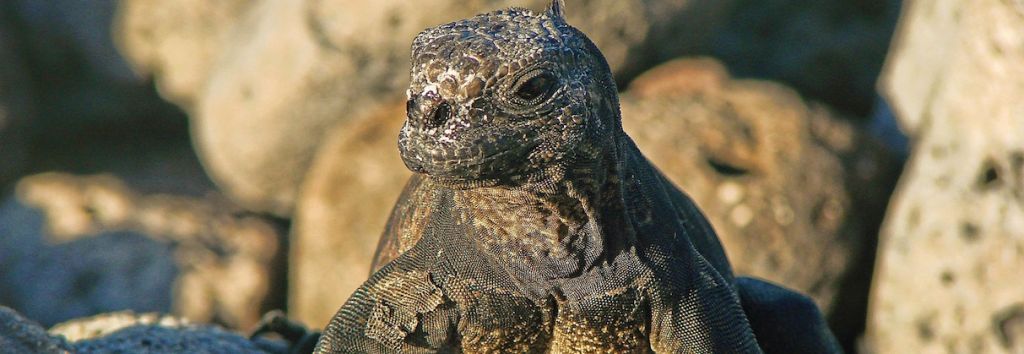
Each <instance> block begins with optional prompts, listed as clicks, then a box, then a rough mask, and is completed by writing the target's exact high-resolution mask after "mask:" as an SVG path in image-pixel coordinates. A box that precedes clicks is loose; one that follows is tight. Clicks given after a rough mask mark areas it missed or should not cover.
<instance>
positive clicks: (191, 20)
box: [113, 0, 257, 109]
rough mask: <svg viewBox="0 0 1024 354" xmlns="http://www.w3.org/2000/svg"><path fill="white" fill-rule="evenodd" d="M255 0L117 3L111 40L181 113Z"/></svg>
mask: <svg viewBox="0 0 1024 354" xmlns="http://www.w3.org/2000/svg"><path fill="white" fill-rule="evenodd" d="M256 2H257V1H256V0H220V1H202V0H200V1H160V0H121V1H120V4H119V6H118V9H117V14H116V17H115V23H114V31H113V34H114V39H115V40H116V42H117V44H118V47H119V49H120V51H121V53H122V54H123V55H124V56H125V57H127V58H128V60H129V62H131V64H132V65H133V67H134V69H135V70H136V71H137V72H139V73H140V74H142V75H143V76H152V77H154V78H155V79H156V81H157V84H158V86H159V88H160V92H161V94H163V96H164V97H166V98H168V99H170V100H172V101H174V102H177V103H178V104H180V105H181V106H183V107H184V108H186V109H189V108H190V107H191V103H192V102H193V100H194V99H195V96H196V95H197V94H198V93H199V91H200V90H201V89H202V87H203V85H204V84H205V83H206V80H207V78H208V77H209V76H210V70H211V68H212V67H213V66H214V63H215V62H216V61H217V60H218V58H220V56H221V54H223V52H224V48H225V47H227V46H228V41H229V40H230V39H231V38H232V33H233V30H234V29H235V28H236V27H237V26H236V25H237V24H238V23H239V22H241V21H242V18H244V17H245V14H246V13H247V10H248V9H249V8H250V7H252V5H253V4H255V3H256Z"/></svg>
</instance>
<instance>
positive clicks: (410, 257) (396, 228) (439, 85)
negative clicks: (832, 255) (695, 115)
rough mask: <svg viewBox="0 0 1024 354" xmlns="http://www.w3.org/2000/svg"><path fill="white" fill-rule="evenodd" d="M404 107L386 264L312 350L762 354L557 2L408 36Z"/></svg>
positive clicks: (605, 76)
mask: <svg viewBox="0 0 1024 354" xmlns="http://www.w3.org/2000/svg"><path fill="white" fill-rule="evenodd" d="M408 97H409V101H408V106H407V108H408V120H407V122H406V124H405V126H404V127H403V129H402V131H401V133H400V137H399V149H400V151H401V154H402V158H403V160H404V161H405V164H406V165H407V166H408V167H409V168H410V169H411V170H412V171H414V172H417V174H416V175H415V176H414V177H413V178H412V180H411V181H410V182H409V184H408V185H407V186H406V189H405V191H404V192H403V194H402V196H401V198H400V200H399V203H398V204H397V205H396V206H395V209H394V211H393V212H392V216H391V219H390V221H389V224H388V228H387V230H386V231H385V233H384V236H383V237H382V240H381V244H380V247H379V250H378V256H377V260H378V265H380V264H385V263H386V265H383V267H382V268H380V269H379V270H377V271H376V272H375V273H374V274H373V275H372V276H371V278H370V279H369V280H368V281H367V282H366V283H365V284H364V285H363V286H362V287H361V288H359V289H358V290H357V291H356V293H355V294H353V295H352V297H351V298H350V299H349V300H348V302H346V304H345V305H344V306H343V307H342V308H341V309H340V310H339V311H338V313H337V314H336V315H335V317H334V318H333V319H332V320H331V322H330V324H329V325H328V326H327V328H326V329H325V330H324V334H323V336H322V337H321V340H320V342H319V344H318V346H317V352H320V353H349V352H358V353H361V352H370V353H380V352H414V353H415V352H464V353H498V352H501V353H506V352H512V353H515V352H520V353H649V352H658V353H682V352H694V353H712V352H714V353H758V352H760V348H759V347H758V344H757V342H756V341H755V339H754V334H753V332H752V330H751V327H750V324H749V323H748V320H747V318H746V316H745V314H744V312H743V308H742V307H741V305H740V300H739V297H738V295H737V294H738V293H737V288H736V283H735V280H734V278H733V275H732V271H731V270H730V267H729V264H728V261H727V260H726V257H725V254H724V252H723V250H722V248H721V245H720V244H719V243H718V239H717V237H716V236H715V233H714V231H713V230H712V229H711V228H710V226H709V225H708V223H707V221H706V219H705V218H704V216H703V215H701V213H700V211H699V210H698V209H697V208H696V207H695V206H694V204H693V203H692V202H691V201H690V200H689V198H687V197H686V196H685V195H684V194H683V193H681V192H680V191H679V190H678V189H677V188H675V187H674V186H673V185H672V184H671V183H670V182H668V181H667V180H666V179H665V178H664V177H663V176H662V175H661V174H660V173H659V172H658V171H657V170H656V169H654V168H653V167H652V166H651V165H650V164H649V163H648V162H647V160H646V159H645V158H644V157H643V155H642V154H641V153H640V151H639V150H638V149H637V148H636V146H635V145H634V144H633V142H632V140H630V138H629V137H628V136H626V134H625V133H624V132H623V131H622V127H621V123H620V116H619V105H618V96H617V90H616V87H615V83H614V82H613V81H612V77H611V73H610V70H609V68H608V64H607V63H606V62H605V60H604V58H603V57H602V55H601V53H600V52H599V51H598V50H597V48H596V47H595V46H594V44H593V43H591V42H590V40H589V39H587V38H586V36H584V35H583V34H582V33H581V32H579V31H578V30H576V29H575V28H573V27H571V26H569V25H568V24H567V23H566V22H565V20H564V18H563V17H562V14H561V7H560V4H559V2H557V1H556V2H554V3H553V4H552V6H551V8H549V9H548V11H547V12H546V13H543V14H535V13H532V12H530V11H528V10H523V9H509V10H503V11H497V12H493V13H489V14H484V15H479V16H477V17H474V18H470V19H466V20H463V21H458V22H454V23H450V24H445V25H441V26H438V27H434V28H430V29H427V30H425V31H424V32H422V33H420V34H419V35H418V36H417V37H416V39H415V41H414V42H413V46H412V81H411V85H410V88H409V91H408Z"/></svg>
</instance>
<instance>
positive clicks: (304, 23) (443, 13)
mask: <svg viewBox="0 0 1024 354" xmlns="http://www.w3.org/2000/svg"><path fill="white" fill-rule="evenodd" d="M140 1H141V0H140ZM732 2H733V1H731V0H730V1H711V0H671V1H660V2H647V1H640V0H629V1H611V0H602V1H597V2H579V3H570V4H569V6H568V16H569V21H570V23H573V24H574V25H577V26H578V27H580V28H581V29H582V30H583V31H584V32H586V33H587V34H588V35H589V36H590V37H591V38H592V39H594V41H595V42H596V43H597V45H598V46H599V47H601V49H602V50H603V51H604V53H605V55H606V56H607V57H608V58H609V61H610V63H611V65H612V67H613V68H615V69H616V70H617V73H618V74H619V75H620V77H622V78H628V77H629V76H632V73H636V72H638V71H639V70H642V69H644V68H647V67H649V66H651V65H653V64H654V63H656V62H658V61H660V60H664V59H666V58H670V57H674V56H676V55H678V54H680V53H684V52H692V51H695V50H697V49H698V48H702V47H705V46H706V41H707V38H708V37H709V34H710V31H709V29H712V28H714V27H715V25H717V24H718V23H719V22H720V21H718V19H720V18H721V17H722V16H724V14H725V12H726V11H725V10H727V9H728V7H729V5H730V4H731V3H732ZM549 3H550V1H549V0H531V1H527V2H525V3H523V2H516V1H505V0H503V1H497V2H486V3H485V2H479V1H473V2H469V3H466V2H453V1H432V2H430V3H420V2H406V1H396V0H390V1H383V2H382V1H347V2H338V1H320V0H307V1H292V0H263V1H259V2H256V3H252V4H249V3H243V2H238V1H232V2H229V3H228V4H217V5H203V6H199V7H190V6H191V5H189V4H191V3H187V4H172V5H171V4H168V5H164V4H161V5H159V6H160V7H158V8H154V9H159V8H166V9H170V10H168V11H169V12H170V13H173V14H177V13H182V10H176V9H189V11H192V10H191V9H193V8H196V9H198V11H197V12H195V13H192V12H189V13H188V15H186V16H184V17H185V18H187V19H186V20H182V21H185V23H186V24H187V25H185V26H181V27H182V28H183V29H184V31H185V32H181V33H179V32H175V31H173V30H170V29H169V30H166V31H164V30H152V31H150V30H147V28H150V27H148V26H145V25H139V26H135V25H130V26H126V27H125V28H126V29H127V30H128V31H129V32H130V33H128V34H126V35H124V38H127V40H124V41H123V42H124V43H125V46H126V49H125V51H126V52H128V53H129V55H130V56H131V57H132V58H133V60H134V61H135V62H136V63H137V66H139V67H141V68H142V70H143V71H147V72H154V73H157V75H158V76H162V75H167V76H180V78H166V79H161V82H165V84H164V85H163V87H165V88H166V90H167V91H169V94H170V95H171V96H172V97H185V98H187V97H195V99H194V106H192V107H191V108H193V109H191V111H192V112H193V114H192V119H193V133H194V137H195V141H196V143H197V146H198V148H199V151H200V154H201V156H202V158H203V161H204V164H205V166H206V167H207V170H208V171H209V172H210V174H211V176H212V177H213V178H214V180H215V181H216V182H217V183H218V184H219V185H220V186H221V187H222V188H223V189H224V190H225V191H226V192H227V193H228V195H230V196H231V197H233V198H235V199H236V200H238V201H240V202H241V203H242V204H243V205H245V206H246V207H249V208H252V209H254V210H260V211H269V212H272V213H275V214H277V215H289V214H290V213H291V210H292V208H293V207H294V203H295V199H296V193H297V191H298V188H299V185H300V183H301V180H302V178H303V176H304V175H305V173H306V171H307V170H308V168H309V164H310V163H311V161H312V158H313V154H314V152H315V151H316V149H317V147H318V145H319V144H320V142H321V141H322V139H323V135H324V132H326V131H327V130H328V128H329V127H331V126H333V125H334V124H335V123H337V122H339V121H342V120H344V119H345V117H352V116H357V115H360V114H362V113H364V112H369V111H372V110H373V109H374V107H375V106H376V105H377V104H379V103H380V102H385V101H386V100H387V99H390V98H391V97H394V95H397V94H400V93H401V92H402V91H403V90H404V88H405V85H406V83H407V75H408V66H409V62H408V60H409V59H408V58H409V53H408V48H409V47H410V44H411V42H412V39H413V37H414V36H415V35H416V34H417V33H418V32H419V31H421V30H422V29H424V28H426V27H429V26H433V25H437V24H440V23H444V22H447V21H452V20H456V19H459V18H464V17H468V16H471V15H473V14H476V13H479V12H484V11H490V10H494V9H498V8H503V7H508V6H510V5H519V6H524V5H525V6H528V7H530V8H533V9H537V10H540V9H543V8H544V7H545V6H547V5H548V4H549ZM127 4H128V5H126V10H124V11H123V13H124V14H125V17H123V20H122V23H125V24H140V23H141V24H146V23H150V22H152V21H151V20H150V19H149V17H150V16H154V15H151V13H153V11H141V10H138V9H143V10H144V9H146V8H147V7H145V6H142V5H138V6H139V7H135V6H136V5H133V4H134V3H133V2H127ZM231 11H238V12H245V14H244V15H239V14H232V13H231ZM133 17H134V18H133ZM168 18H171V17H168ZM173 18H174V19H175V22H174V23H175V24H176V23H177V21H178V17H173ZM219 19H225V21H223V22H220V21H218V20H219ZM239 19H240V20H239ZM155 22H156V23H169V22H168V21H155ZM193 23H195V24H198V25H195V26H193V25H192V24H193ZM207 23H211V24H213V25H212V26H210V27H211V28H212V29H211V30H209V31H208V33H206V32H204V31H205V30H202V31H200V30H196V31H192V29H193V28H205V26H202V24H207ZM161 28H169V27H168V26H164V27H161ZM147 31H149V32H147ZM189 31H192V32H189ZM131 32H137V33H131ZM147 33H148V34H147ZM225 33H228V34H225ZM148 36H152V38H150V37H148ZM147 38H148V39H147ZM225 38H227V39H230V40H227V41H226V42H225V41H224V39H225ZM136 39H138V40H136ZM165 39H167V40H165ZM173 40H182V41H183V42H186V43H191V42H193V41H194V42H195V44H181V45H180V46H178V45H174V44H172V43H174V41H173ZM142 42H148V43H168V44H159V45H156V46H151V45H146V44H142ZM133 46H138V47H139V48H138V49H135V48H133ZM151 47H152V48H157V49H156V50H152V49H148V48H151ZM161 48H164V49H161ZM175 48H180V49H190V48H197V49H198V50H196V51H183V50H180V49H175ZM196 52H198V55H199V58H195V59H193V56H195V55H197V54H196ZM151 53H155V54H151ZM208 56H213V57H208ZM210 63H216V64H214V65H213V66H212V67H211V66H210V65H211V64H210ZM165 68H166V70H165ZM190 90H197V92H189V91H190ZM187 100H188V99H181V100H179V101H187Z"/></svg>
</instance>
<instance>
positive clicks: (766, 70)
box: [711, 0, 902, 119]
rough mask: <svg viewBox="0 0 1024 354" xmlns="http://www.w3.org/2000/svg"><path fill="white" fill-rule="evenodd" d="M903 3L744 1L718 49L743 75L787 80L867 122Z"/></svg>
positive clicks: (879, 0) (872, 0)
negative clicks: (880, 72) (865, 119)
mask: <svg viewBox="0 0 1024 354" xmlns="http://www.w3.org/2000/svg"><path fill="white" fill-rule="evenodd" d="M901 3H902V1H901V0H832V1H818V0H740V1H738V2H737V4H736V6H735V11H734V12H733V13H732V14H731V15H730V18H729V21H728V23H727V24H726V25H725V26H723V27H722V30H721V31H719V32H718V33H717V34H716V35H715V37H714V40H713V43H714V48H713V50H712V51H711V54H712V55H713V56H715V57H716V58H721V59H722V60H723V61H724V62H725V63H726V65H727V66H728V67H729V69H730V71H732V72H733V73H734V74H736V75H737V76H740V77H757V78H764V79H769V80H773V81H780V82H783V83H786V84H787V85H789V86H791V87H793V88H795V89H796V90H797V91H799V92H800V93H801V94H802V95H804V96H807V97H809V98H812V99H815V100H821V101H823V102H825V103H827V104H829V105H830V106H831V107H834V108H836V109H839V110H842V111H844V112H848V113H852V114H854V115H856V117H849V118H860V119H863V118H865V117H867V116H868V115H869V113H870V112H871V109H872V105H873V103H874V100H875V96H876V94H875V80H876V79H877V78H878V73H879V70H880V69H881V67H882V62H883V60H884V59H885V54H886V52H888V49H889V41H890V38H891V36H892V33H893V31H894V28H895V26H896V20H897V18H898V16H899V12H900V6H901Z"/></svg>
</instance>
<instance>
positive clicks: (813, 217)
mask: <svg viewBox="0 0 1024 354" xmlns="http://www.w3.org/2000/svg"><path fill="white" fill-rule="evenodd" d="M622 110H623V115H622V117H623V126H624V128H625V130H626V132H627V133H628V134H629V135H630V136H631V137H633V139H634V140H635V141H636V143H637V145H638V146H639V147H640V149H641V151H643V153H644V155H646V156H647V158H648V159H650V160H651V161H652V162H653V164H654V165H655V166H657V167H658V168H659V169H660V170H661V171H662V172H664V173H665V174H666V175H667V176H668V177H669V179H671V180H672V181H673V182H674V183H676V185H678V186H680V188H681V189H682V190H684V191H686V192H687V193H688V194H689V195H690V196H691V197H692V198H693V199H694V200H695V201H696V203H697V205H698V206H700V208H701V210H702V211H703V212H704V213H705V215H707V216H708V218H709V219H710V220H711V224H712V225H713V226H714V228H715V230H716V231H717V232H718V234H719V238H720V239H721V241H722V243H723V245H724V246H725V249H726V252H727V253H728V256H729V260H730V262H731V263H732V265H733V269H734V270H735V272H736V273H737V274H739V275H753V276H756V277H759V278H764V279H768V280H770V281H773V282H777V283H780V284H783V285H785V286H787V287H790V288H793V289H796V290H799V291H801V292H803V293H806V294H808V295H809V296H811V297H812V298H813V299H814V300H815V301H816V302H817V303H818V305H819V306H820V307H821V309H822V312H824V313H825V314H826V315H827V316H828V317H829V321H830V323H831V324H832V326H833V327H834V330H835V332H836V334H837V336H838V337H839V338H840V340H841V341H843V342H844V345H846V346H847V347H849V346H851V345H852V341H853V338H854V337H855V336H856V335H857V333H859V332H860V330H861V329H862V328H863V327H862V326H863V322H864V318H863V314H864V311H865V307H866V298H867V292H868V286H869V279H870V274H871V273H870V272H871V265H872V255H873V252H874V248H873V245H874V243H875V240H876V239H875V237H876V236H875V235H877V230H878V225H879V223H880V221H881V217H882V212H883V210H884V207H885V204H886V202H887V198H888V195H889V191H891V189H892V185H893V184H894V181H895V178H896V175H897V173H898V171H897V170H898V165H897V164H894V162H893V160H892V159H891V157H890V155H889V154H888V152H887V151H885V150H884V149H882V148H881V147H880V145H879V144H876V143H875V142H873V141H871V140H870V139H868V138H867V137H866V136H865V134H864V133H863V132H862V131H860V130H858V129H857V128H856V127H854V126H852V125H851V124H849V123H848V122H847V121H845V120H843V119H840V118H839V117H838V116H836V115H835V114H832V113H830V112H829V110H828V109H826V108H825V107H823V106H821V105H818V104H814V103H808V102H804V101H803V100H801V98H800V97H799V96H798V95H796V94H795V93H794V92H793V91H791V90H790V89H787V88H785V87H783V86H780V85H778V84H773V83H769V82H761V81H749V80H732V79H730V78H729V77H728V74H727V73H726V71H725V69H723V68H722V67H721V66H720V64H718V63H717V62H715V61H712V60H710V59H698V60H680V61H674V62H669V63H667V64H664V65H662V66H659V67H656V68H654V69H652V70H650V71H648V72H646V73H644V74H643V75H642V76H640V77H638V78H637V79H636V80H635V81H634V83H633V84H632V85H631V89H630V90H629V91H627V92H626V93H624V95H623V96H622Z"/></svg>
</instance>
